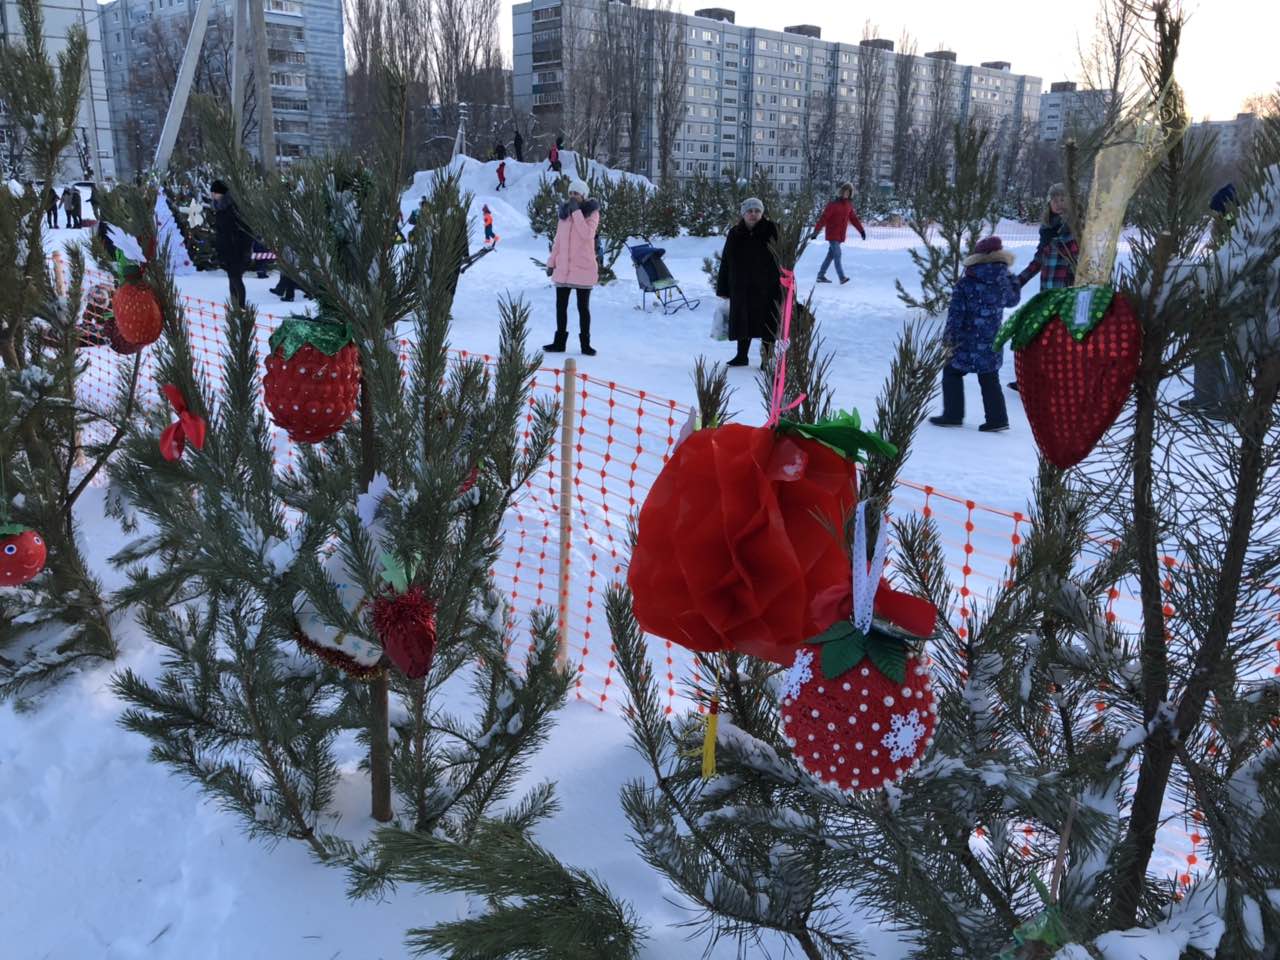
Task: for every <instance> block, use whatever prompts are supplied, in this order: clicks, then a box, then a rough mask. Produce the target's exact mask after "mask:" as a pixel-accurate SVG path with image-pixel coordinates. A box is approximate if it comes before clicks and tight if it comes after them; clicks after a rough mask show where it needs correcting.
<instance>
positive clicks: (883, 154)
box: [512, 0, 1041, 190]
mask: <svg viewBox="0 0 1280 960" xmlns="http://www.w3.org/2000/svg"><path fill="white" fill-rule="evenodd" d="M617 2H619V0H529V2H524V3H517V4H516V5H515V6H514V7H513V10H512V27H513V41H514V73H513V79H512V92H513V97H514V101H515V102H514V106H515V109H516V112H517V113H518V114H519V113H524V114H528V113H532V114H533V115H534V116H535V117H537V118H538V119H539V121H540V125H541V126H543V127H544V128H548V127H550V128H555V127H556V126H557V124H561V125H563V126H565V127H569V126H571V123H568V122H566V119H567V118H565V116H564V111H565V110H566V107H567V104H568V103H569V96H568V91H569V90H570V88H571V85H572V84H573V83H574V82H575V80H576V81H577V82H579V83H581V82H582V80H581V78H575V77H574V75H573V73H574V65H575V57H574V56H573V51H574V50H575V49H581V48H582V46H583V45H585V44H589V43H590V42H591V36H592V31H593V29H594V27H595V25H596V24H598V23H600V22H601V19H602V18H601V16H600V14H599V10H600V8H601V4H602V3H617ZM636 15H637V16H638V18H639V19H638V20H637V21H635V22H636V23H637V25H638V26H640V27H641V28H642V29H644V28H647V29H648V30H649V32H650V34H652V31H653V17H654V15H653V12H652V11H640V10H637V11H636ZM646 18H647V23H646ZM677 23H678V25H679V29H680V31H681V37H682V40H683V54H684V59H685V75H686V76H685V86H684V94H683V103H682V107H683V113H684V122H683V123H682V124H681V126H680V131H679V134H678V136H677V137H676V139H675V142H674V144H673V158H672V159H673V167H674V170H675V173H676V175H677V176H678V177H680V178H681V179H686V178H689V177H693V176H695V175H697V174H698V173H699V172H701V173H706V174H711V175H715V174H718V173H719V172H720V171H722V170H731V171H733V172H734V173H735V174H736V175H738V176H748V175H749V174H750V173H751V171H752V170H753V169H755V168H756V167H763V168H764V169H766V170H767V171H768V172H769V173H770V174H771V175H772V176H773V177H774V179H775V180H776V182H778V183H779V184H780V185H781V186H782V189H784V190H787V189H795V188H796V187H797V186H798V185H799V184H800V183H802V182H804V181H805V180H807V179H808V178H809V167H810V166H811V165H814V163H815V150H814V147H813V144H814V143H820V142H821V143H829V145H830V146H829V148H828V150H829V153H830V155H829V156H827V157H826V158H825V162H824V163H823V164H821V165H822V166H826V167H828V168H830V169H829V171H828V170H818V171H814V172H815V174H816V175H819V176H824V175H826V174H827V173H828V172H831V173H833V174H835V175H836V176H845V175H848V174H849V173H850V171H851V164H852V161H853V158H852V152H853V142H854V139H855V127H857V126H858V121H857V118H858V116H859V109H860V107H859V99H860V93H859V90H860V87H865V86H866V77H867V76H872V75H874V76H875V77H876V78H877V80H876V83H877V85H879V86H880V87H881V88H882V93H881V95H880V97H879V102H880V119H879V123H878V124H876V126H877V128H878V129H877V144H876V147H875V150H874V159H873V168H874V169H873V176H874V178H875V179H876V180H877V181H878V182H881V183H883V184H885V185H888V184H889V183H890V182H891V177H892V161H893V145H894V140H895V137H894V131H895V127H896V124H897V121H898V112H899V109H898V82H899V79H900V71H906V70H909V71H912V74H913V76H912V87H913V95H912V98H911V101H910V110H909V119H908V120H907V122H908V123H910V125H911V127H912V130H913V131H915V132H917V133H922V132H923V131H925V130H928V129H929V126H930V123H931V120H932V119H933V117H934V116H935V114H936V113H937V112H938V111H939V110H943V111H945V114H946V115H947V116H948V117H954V118H955V119H964V118H966V117H974V118H979V117H981V118H984V120H986V121H987V122H989V123H990V124H991V125H992V126H993V128H995V129H996V130H997V131H1000V132H1007V133H1008V134H1010V135H1012V133H1013V130H1014V129H1015V128H1017V127H1020V126H1024V125H1028V124H1031V125H1034V124H1035V123H1036V121H1037V118H1038V114H1039V106H1040V86H1041V83H1040V80H1039V78H1037V77H1031V76H1025V75H1021V74H1015V73H1013V72H1012V68H1011V65H1010V64H1009V63H1008V62H1005V61H988V62H984V63H982V64H980V65H977V66H970V65H965V64H961V63H959V62H958V58H957V56H956V54H955V53H954V52H952V51H948V50H937V51H932V52H930V53H928V54H925V55H923V56H906V55H903V54H901V53H898V52H895V51H894V45H893V42H892V41H888V40H867V41H861V42H855V43H843V42H837V41H830V40H824V39H823V38H822V33H821V30H820V29H819V28H818V27H816V26H812V25H808V24H801V25H796V26H791V27H787V28H785V29H784V30H781V31H776V30H765V29H760V28H756V27H748V26H744V25H741V24H738V23H736V17H735V14H734V12H733V11H732V10H729V9H725V8H720V7H710V8H705V9H700V10H698V11H696V12H695V13H694V14H692V15H685V14H679V15H677ZM646 49H647V50H648V51H649V61H650V62H649V65H648V76H649V78H650V81H651V82H652V79H653V77H654V76H656V74H657V70H658V64H657V60H656V55H655V54H654V49H655V44H654V43H653V42H652V37H650V41H649V43H648V45H647V47H646ZM871 58H874V59H871ZM860 64H861V65H863V67H864V69H865V70H866V71H867V72H866V73H864V74H863V80H862V81H860V80H859V67H860ZM656 122H657V117H656V110H655V109H653V108H652V105H651V106H650V112H649V116H648V117H647V118H646V124H645V134H644V136H645V140H644V144H643V149H642V150H641V151H639V153H640V154H641V156H642V157H643V159H642V160H641V161H640V162H639V163H638V164H637V167H638V168H639V169H637V171H636V172H638V173H643V174H646V175H649V176H653V175H654V174H655V173H656V171H657V166H658V151H657V145H658V137H657V134H656V128H655V124H656ZM569 146H574V144H572V143H570V144H569Z"/></svg>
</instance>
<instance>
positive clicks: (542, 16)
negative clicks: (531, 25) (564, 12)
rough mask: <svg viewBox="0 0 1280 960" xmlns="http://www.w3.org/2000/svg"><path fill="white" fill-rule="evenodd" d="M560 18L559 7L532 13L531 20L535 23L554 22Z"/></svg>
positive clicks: (545, 8) (546, 8) (544, 8)
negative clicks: (542, 21)
mask: <svg viewBox="0 0 1280 960" xmlns="http://www.w3.org/2000/svg"><path fill="white" fill-rule="evenodd" d="M559 17H560V8H559V7H543V8H542V9H541V10H535V11H533V20H534V22H535V23H537V22H538V21H539V20H556V19H559Z"/></svg>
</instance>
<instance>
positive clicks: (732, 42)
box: [724, 40, 738, 50]
mask: <svg viewBox="0 0 1280 960" xmlns="http://www.w3.org/2000/svg"><path fill="white" fill-rule="evenodd" d="M724 48H725V49H726V50H737V49H738V41H736V40H730V41H728V42H727V43H725V45H724Z"/></svg>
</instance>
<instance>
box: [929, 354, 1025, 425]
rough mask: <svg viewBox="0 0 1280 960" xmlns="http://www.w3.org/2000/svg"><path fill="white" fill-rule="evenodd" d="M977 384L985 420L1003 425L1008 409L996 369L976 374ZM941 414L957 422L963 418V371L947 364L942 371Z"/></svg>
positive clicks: (1006, 419)
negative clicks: (979, 389)
mask: <svg viewBox="0 0 1280 960" xmlns="http://www.w3.org/2000/svg"><path fill="white" fill-rule="evenodd" d="M978 386H979V387H980V388H981V389H982V410H983V413H984V414H985V415H986V422H987V423H989V424H993V425H999V426H1004V425H1007V424H1008V423H1009V411H1008V410H1007V409H1006V408H1005V405H1004V391H1003V390H1001V389H1000V374H999V372H998V371H994V370H993V371H992V372H991V373H980V374H978ZM942 415H943V417H945V418H946V419H948V420H955V421H957V422H959V421H961V420H963V419H964V373H963V372H962V371H960V370H957V369H956V368H955V367H951V366H948V367H946V368H945V369H943V371H942Z"/></svg>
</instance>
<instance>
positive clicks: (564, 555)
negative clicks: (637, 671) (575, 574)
mask: <svg viewBox="0 0 1280 960" xmlns="http://www.w3.org/2000/svg"><path fill="white" fill-rule="evenodd" d="M577 381H578V363H577V361H576V360H574V359H573V357H568V358H567V359H566V360H565V362H564V403H563V404H562V405H561V409H560V592H559V598H558V614H557V622H556V626H557V631H556V633H557V638H558V641H559V644H558V647H559V652H558V654H557V662H558V663H559V664H560V666H561V667H563V666H564V665H565V664H566V663H568V660H569V575H570V571H569V553H570V551H571V550H572V549H573V504H572V501H573V433H574V430H575V429H576V427H577V416H576V414H577V386H578V383H577Z"/></svg>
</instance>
